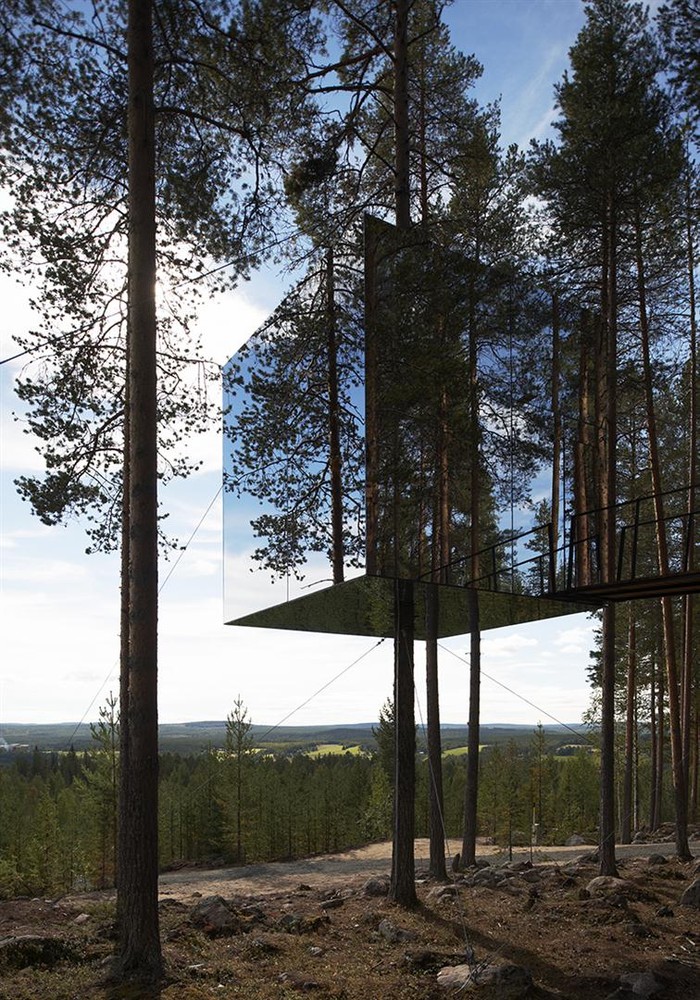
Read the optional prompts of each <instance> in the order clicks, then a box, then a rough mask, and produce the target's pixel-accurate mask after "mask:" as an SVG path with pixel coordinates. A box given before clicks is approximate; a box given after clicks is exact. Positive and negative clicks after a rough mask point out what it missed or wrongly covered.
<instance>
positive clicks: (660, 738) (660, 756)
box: [652, 651, 666, 830]
mask: <svg viewBox="0 0 700 1000" xmlns="http://www.w3.org/2000/svg"><path fill="white" fill-rule="evenodd" d="M654 655H655V656H656V657H657V659H656V662H657V663H658V656H657V652H656V651H655V653H654ZM664 698H665V690H664V672H663V670H659V673H658V699H657V719H658V722H657V726H656V730H657V737H656V740H657V743H656V752H657V758H656V812H655V813H654V819H653V823H652V829H653V830H658V828H659V827H660V826H661V822H662V819H663V798H664V770H665V766H664V765H665V761H664V751H665V743H666V736H665V732H666V724H665V708H664Z"/></svg>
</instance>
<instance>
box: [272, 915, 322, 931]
mask: <svg viewBox="0 0 700 1000" xmlns="http://www.w3.org/2000/svg"><path fill="white" fill-rule="evenodd" d="M328 921H329V917H327V916H326V915H325V913H324V914H323V915H322V916H320V917H302V916H300V915H299V914H298V913H285V914H283V916H281V917H280V918H279V920H278V921H277V926H278V928H279V929H280V930H281V931H284V932H285V933H286V934H311V933H313V932H314V931H317V930H320V928H321V927H323V925H324V924H327V923H328Z"/></svg>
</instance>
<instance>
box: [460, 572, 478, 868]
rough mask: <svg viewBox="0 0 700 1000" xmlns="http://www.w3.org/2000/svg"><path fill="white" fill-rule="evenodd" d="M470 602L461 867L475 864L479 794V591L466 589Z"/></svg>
mask: <svg viewBox="0 0 700 1000" xmlns="http://www.w3.org/2000/svg"><path fill="white" fill-rule="evenodd" d="M466 593H467V601H468V602H469V641H470V647H471V656H470V664H469V732H468V737H467V783H466V786H465V789H464V834H463V837H462V867H463V868H468V867H469V866H470V865H474V864H476V830H477V804H478V797H479V722H480V704H479V703H480V694H481V690H480V689H481V623H480V615H479V591H478V590H476V589H474V588H473V587H469V588H467V592H466Z"/></svg>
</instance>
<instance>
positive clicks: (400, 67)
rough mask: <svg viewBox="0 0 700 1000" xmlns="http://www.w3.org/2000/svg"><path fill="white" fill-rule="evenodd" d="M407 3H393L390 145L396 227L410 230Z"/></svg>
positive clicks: (403, 230) (403, 231)
mask: <svg viewBox="0 0 700 1000" xmlns="http://www.w3.org/2000/svg"><path fill="white" fill-rule="evenodd" d="M409 7H410V4H409V0H396V20H395V29H394V142H395V198H396V228H397V229H398V230H399V232H402V233H405V232H408V230H409V229H410V228H411V186H410V162H409V160H410V133H409V121H408V11H409Z"/></svg>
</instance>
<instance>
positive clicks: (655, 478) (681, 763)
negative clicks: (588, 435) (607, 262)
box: [635, 203, 692, 861]
mask: <svg viewBox="0 0 700 1000" xmlns="http://www.w3.org/2000/svg"><path fill="white" fill-rule="evenodd" d="M635 253H636V265H637V293H638V296H639V327H640V334H641V344H642V365H643V372H644V397H645V401H646V411H647V432H648V440H649V464H650V466H651V481H652V489H653V493H654V518H655V520H656V547H657V557H658V563H659V574H660V575H661V576H662V577H664V576H668V574H669V557H668V543H667V539H666V522H665V521H664V504H663V497H662V491H663V487H662V482H661V461H660V458H659V446H658V434H657V430H656V412H655V406H654V388H653V376H652V368H651V354H650V347H649V322H648V314H647V306H646V278H645V273H644V258H643V249H642V223H641V215H640V209H639V203H637V204H636V206H635ZM661 617H662V622H663V634H664V649H665V654H666V656H665V659H666V677H667V680H668V715H669V731H670V735H671V771H672V776H673V793H674V802H675V812H676V854H677V855H678V857H679V859H680V860H681V861H689V860H690V859H691V858H692V855H691V853H690V848H689V846H688V783H687V771H686V766H685V765H686V760H685V759H684V755H683V734H682V721H681V703H680V684H679V676H678V664H677V658H676V637H675V630H674V621H673V605H672V603H671V599H670V598H668V597H662V598H661Z"/></svg>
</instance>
